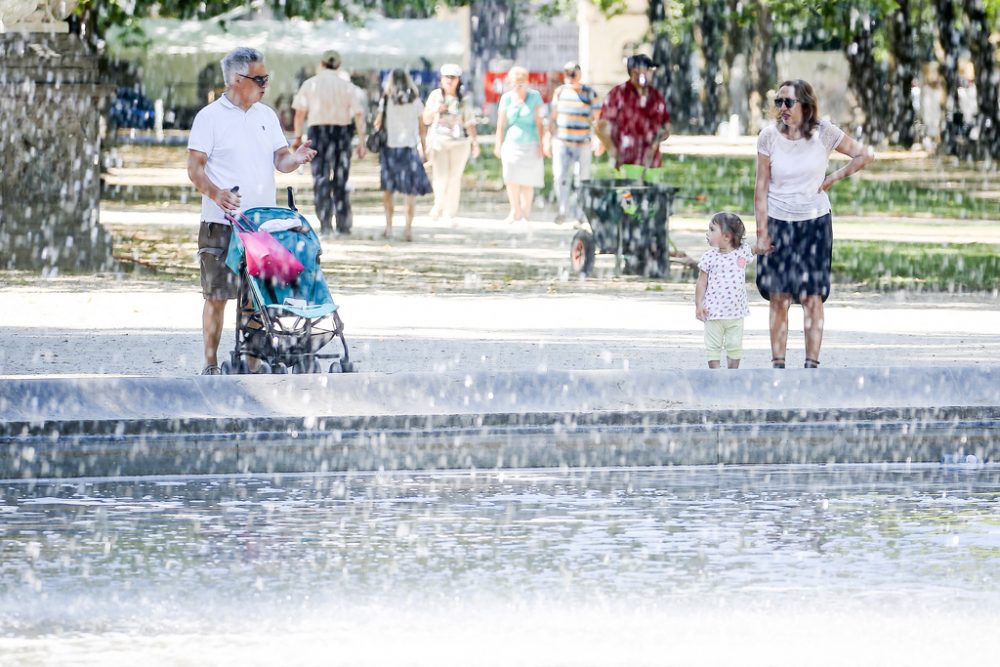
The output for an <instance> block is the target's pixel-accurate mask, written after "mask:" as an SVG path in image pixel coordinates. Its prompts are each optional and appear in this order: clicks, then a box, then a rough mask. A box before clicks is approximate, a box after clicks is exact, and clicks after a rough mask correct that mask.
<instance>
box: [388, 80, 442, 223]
mask: <svg viewBox="0 0 1000 667" xmlns="http://www.w3.org/2000/svg"><path fill="white" fill-rule="evenodd" d="M423 110H424V103H423V102H421V101H420V92H419V91H418V90H417V87H416V86H415V85H414V84H413V79H411V78H410V75H409V73H408V72H407V71H406V70H403V69H394V70H392V73H391V74H390V75H389V76H388V77H387V78H386V80H385V94H384V95H383V96H382V102H381V104H380V109H379V114H378V117H377V118H376V119H375V128H376V129H381V128H382V124H383V123H384V124H385V129H386V146H385V148H383V149H382V150H381V151H380V152H379V158H378V161H379V166H380V167H381V172H382V173H381V181H382V203H383V204H384V205H385V231H384V232H383V233H382V235H383V236H384V237H385V238H387V239H391V238H392V214H393V212H394V210H393V201H392V195H393V193H396V192H399V193H401V194H403V195H405V201H406V228H405V229H404V230H403V238H404V239H406V240H407V241H412V240H413V228H412V227H413V214H414V211H415V210H416V207H417V195H426V194H428V193H430V192H431V182H430V179H428V178H427V172H426V171H424V160H423V158H422V157H421V156H422V155H426V154H427V147H426V136H427V128H426V127H424V124H423V123H422V122H421V118H420V117H421V114H422V113H423ZM417 146H419V147H420V151H419V152H418V151H417Z"/></svg>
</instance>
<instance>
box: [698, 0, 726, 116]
mask: <svg viewBox="0 0 1000 667" xmlns="http://www.w3.org/2000/svg"><path fill="white" fill-rule="evenodd" d="M698 14H699V16H698V19H699V20H698V23H699V27H700V28H701V53H702V56H703V57H704V61H705V69H704V70H703V72H702V81H703V82H704V91H705V97H704V103H703V107H702V117H701V131H702V132H705V133H708V134H715V131H716V130H717V129H718V128H719V84H718V83H716V79H717V78H718V77H719V63H720V61H721V60H722V19H721V17H720V16H719V5H718V4H716V3H715V2H712V1H711V0H710V1H709V2H703V3H701V6H700V7H699V11H698Z"/></svg>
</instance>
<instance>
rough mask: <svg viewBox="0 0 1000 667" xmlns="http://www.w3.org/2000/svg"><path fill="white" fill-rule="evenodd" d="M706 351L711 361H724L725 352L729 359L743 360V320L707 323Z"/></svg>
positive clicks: (710, 321)
mask: <svg viewBox="0 0 1000 667" xmlns="http://www.w3.org/2000/svg"><path fill="white" fill-rule="evenodd" d="M705 350H706V352H707V353H708V360H709V361H722V352H723V350H725V352H726V358H727V359H732V360H736V359H742V358H743V318H742V317H740V318H738V319H735V320H709V321H707V322H705Z"/></svg>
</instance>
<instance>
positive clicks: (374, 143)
mask: <svg viewBox="0 0 1000 667" xmlns="http://www.w3.org/2000/svg"><path fill="white" fill-rule="evenodd" d="M388 111H389V96H388V95H386V96H383V97H382V124H381V127H379V129H377V130H375V131H374V132H370V133H369V134H368V137H367V138H366V139H365V148H367V149H368V152H369V153H379V152H381V150H382V149H383V148H385V145H386V143H387V142H388V141H389V133H388V132H387V131H386V127H385V125H386V113H387V112H388Z"/></svg>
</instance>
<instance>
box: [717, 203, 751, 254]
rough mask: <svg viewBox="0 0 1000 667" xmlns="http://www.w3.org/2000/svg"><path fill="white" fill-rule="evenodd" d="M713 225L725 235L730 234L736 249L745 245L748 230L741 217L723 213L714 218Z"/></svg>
mask: <svg viewBox="0 0 1000 667" xmlns="http://www.w3.org/2000/svg"><path fill="white" fill-rule="evenodd" d="M712 224H713V225H718V226H719V229H721V230H722V233H723V234H729V236H731V237H732V239H733V247H734V248H738V247H740V246H741V245H743V237H744V236H746V233H747V230H746V227H744V226H743V221H742V220H740V216H738V215H736V214H735V213H727V212H725V211H721V212H719V213H716V214H715V215H713V216H712Z"/></svg>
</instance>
